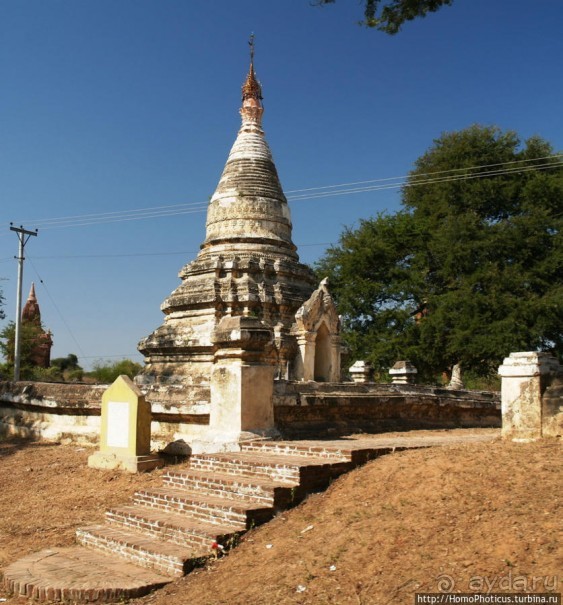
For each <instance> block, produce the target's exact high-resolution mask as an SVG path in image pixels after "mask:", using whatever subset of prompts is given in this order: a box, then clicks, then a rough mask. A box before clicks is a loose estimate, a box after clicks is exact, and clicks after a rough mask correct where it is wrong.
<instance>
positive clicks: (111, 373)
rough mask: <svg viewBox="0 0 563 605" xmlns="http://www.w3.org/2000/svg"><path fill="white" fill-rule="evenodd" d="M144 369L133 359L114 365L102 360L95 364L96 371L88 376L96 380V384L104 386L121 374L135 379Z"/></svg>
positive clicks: (123, 360) (116, 362) (117, 362)
mask: <svg viewBox="0 0 563 605" xmlns="http://www.w3.org/2000/svg"><path fill="white" fill-rule="evenodd" d="M142 367H143V366H142V365H141V364H140V363H136V362H135V361H132V360H131V359H122V360H121V361H115V362H113V363H111V362H104V361H103V360H100V361H96V362H95V363H94V369H93V370H92V371H91V372H88V373H87V374H86V376H89V377H91V378H94V379H95V380H96V382H100V383H102V384H111V383H112V382H113V381H114V380H115V379H116V378H117V377H118V376H121V374H125V375H126V376H129V378H134V377H135V376H136V375H137V374H138V373H139V372H140V371H141V369H142Z"/></svg>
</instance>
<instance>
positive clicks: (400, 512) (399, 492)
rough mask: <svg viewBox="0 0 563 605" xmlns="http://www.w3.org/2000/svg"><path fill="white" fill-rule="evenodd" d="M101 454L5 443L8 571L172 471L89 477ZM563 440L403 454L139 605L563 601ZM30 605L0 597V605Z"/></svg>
mask: <svg viewBox="0 0 563 605" xmlns="http://www.w3.org/2000/svg"><path fill="white" fill-rule="evenodd" d="M89 453H91V451H90V450H85V449H83V448H77V447H72V446H57V445H44V444H37V443H25V442H17V441H15V442H13V441H12V442H4V443H0V570H1V569H3V568H4V567H6V565H8V564H9V563H11V562H13V561H14V560H16V559H17V558H19V557H21V556H23V555H25V554H28V553H32V552H35V551H37V550H41V549H43V548H48V547H52V546H64V545H70V544H72V543H73V541H74V530H75V529H76V527H79V526H81V525H84V524H90V523H91V522H96V521H101V520H102V518H103V513H104V510H105V509H106V508H107V507H108V506H112V505H116V504H118V503H124V502H127V501H128V499H129V498H130V496H131V495H132V493H133V491H134V490H135V489H136V488H137V487H141V486H144V487H147V486H149V485H160V483H161V479H160V476H161V474H162V472H163V471H156V472H154V473H152V474H146V475H140V476H131V475H126V474H121V473H117V472H114V471H100V470H95V469H89V468H87V466H86V458H87V456H88V454H89ZM562 453H563V448H562V445H561V443H560V442H555V441H546V442H541V443H534V444H514V443H503V442H500V441H496V442H494V443H490V444H471V445H453V446H447V447H442V448H430V449H424V450H413V451H406V452H400V453H395V454H393V455H390V456H385V457H382V458H379V459H377V460H375V461H372V462H370V463H368V464H367V465H365V466H364V467H362V468H360V469H357V470H356V471H354V472H352V473H350V474H348V475H346V476H344V477H342V478H340V479H339V480H337V481H335V482H334V483H333V484H332V485H331V487H330V488H329V489H328V490H327V491H326V492H325V493H323V494H316V495H313V496H311V497H309V498H308V499H307V500H306V501H305V502H304V503H302V504H301V505H300V506H298V507H297V508H295V509H293V510H292V511H289V512H285V513H283V514H282V515H280V516H278V517H277V518H276V519H274V520H273V521H272V522H271V523H269V524H268V525H265V526H262V527H260V528H257V529H255V530H253V531H251V532H249V533H248V534H247V535H246V538H245V540H244V541H243V543H242V544H241V545H240V546H239V547H238V548H237V549H236V550H234V551H232V552H231V553H230V554H229V555H227V556H225V557H223V558H222V559H219V560H217V561H216V562H213V563H210V564H209V565H208V566H207V567H205V568H203V569H200V570H198V571H196V572H193V573H192V574H191V575H189V576H186V577H185V578H182V579H180V580H176V581H174V582H172V583H171V584H169V585H168V586H167V587H165V588H164V589H162V590H160V591H157V592H155V593H153V594H151V595H149V596H147V597H144V598H143V599H138V600H135V601H131V603H135V605H188V604H189V605H223V604H224V605H227V604H229V605H243V604H244V605H278V604H280V605H286V604H287V605H289V604H315V605H317V604H320V605H322V604H325V603H326V604H328V603H331V604H338V605H340V604H348V603H350V604H352V603H353V604H359V605H371V604H374V605H375V604H378V605H387V604H395V603H397V604H403V603H405V604H407V603H408V604H412V603H414V594H415V593H418V592H423V593H424V592H439V591H440V590H446V591H453V592H459V591H461V592H478V593H486V592H562V588H563V586H562V583H563V547H562V540H561V539H562V537H563V515H562V512H563V511H562V510H561V499H562V495H561V494H562V485H563V481H562V480H563V456H562ZM3 599H6V600H4V601H3V602H4V603H6V605H12V604H13V605H16V604H18V605H20V604H23V603H25V602H26V601H25V599H14V598H12V597H10V596H9V595H8V594H5V593H4V592H3V591H2V589H1V588H0V601H2V600H3Z"/></svg>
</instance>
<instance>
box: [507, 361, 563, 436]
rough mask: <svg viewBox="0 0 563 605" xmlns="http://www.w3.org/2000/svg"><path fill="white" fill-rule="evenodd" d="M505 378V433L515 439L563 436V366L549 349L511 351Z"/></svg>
mask: <svg viewBox="0 0 563 605" xmlns="http://www.w3.org/2000/svg"><path fill="white" fill-rule="evenodd" d="M499 375H500V376H501V378H502V435H503V437H504V438H507V439H512V440H514V441H533V440H536V439H540V438H542V437H561V436H563V430H562V429H563V400H562V398H561V397H562V388H561V384H562V381H563V367H562V366H561V365H560V364H559V362H558V360H557V359H556V358H555V357H553V356H552V355H550V354H548V353H537V352H533V351H532V352H517V353H511V354H510V356H509V357H507V358H506V359H505V360H504V362H503V364H502V365H501V366H500V368H499Z"/></svg>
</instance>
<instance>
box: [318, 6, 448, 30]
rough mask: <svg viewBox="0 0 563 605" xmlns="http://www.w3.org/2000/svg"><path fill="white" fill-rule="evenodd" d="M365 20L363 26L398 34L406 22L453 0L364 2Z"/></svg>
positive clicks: (423, 15)
mask: <svg viewBox="0 0 563 605" xmlns="http://www.w3.org/2000/svg"><path fill="white" fill-rule="evenodd" d="M334 2H336V0H317V2H316V4H318V5H321V6H322V5H325V4H333V3H334ZM363 2H364V20H363V21H362V22H361V23H362V25H366V26H367V27H373V28H375V29H378V30H380V31H383V32H385V33H387V34H391V35H393V34H396V33H398V32H399V31H400V30H401V27H402V26H403V25H404V23H405V22H406V21H412V20H413V19H417V18H419V17H425V16H426V15H427V14H428V13H434V12H436V11H437V10H438V9H440V8H442V6H449V5H451V4H452V3H453V0H363Z"/></svg>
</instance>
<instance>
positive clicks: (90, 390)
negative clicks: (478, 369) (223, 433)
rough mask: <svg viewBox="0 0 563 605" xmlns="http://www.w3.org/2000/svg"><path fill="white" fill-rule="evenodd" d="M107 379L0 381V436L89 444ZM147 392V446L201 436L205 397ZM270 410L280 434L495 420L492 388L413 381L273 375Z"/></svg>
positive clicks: (205, 417) (398, 428)
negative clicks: (290, 378) (275, 379)
mask: <svg viewBox="0 0 563 605" xmlns="http://www.w3.org/2000/svg"><path fill="white" fill-rule="evenodd" d="M107 386H108V385H83V384H68V383H41V382H18V383H12V382H0V437H1V436H6V435H19V436H25V437H28V436H32V437H38V438H42V439H47V440H51V441H63V442H64V441H67V442H75V443H80V444H86V445H96V444H97V443H98V436H99V431H100V405H101V399H102V393H103V392H104V390H105V389H106V388H107ZM172 390H173V391H174V392H173V393H171V392H170V389H168V390H167V392H166V393H164V392H163V393H160V394H158V393H154V392H149V393H147V400H148V401H149V402H150V403H151V406H152V419H153V421H152V425H151V431H152V446H153V448H154V449H161V448H164V447H165V446H166V445H167V444H168V443H171V442H174V441H178V440H184V441H185V442H186V443H189V442H190V441H191V440H192V439H204V438H205V433H206V430H207V426H208V424H209V404H207V403H205V402H200V403H198V404H193V403H183V401H190V400H192V401H193V398H191V397H189V396H188V393H182V392H181V389H180V390H178V389H172ZM274 416H275V422H276V426H277V428H278V429H279V430H280V432H281V433H282V435H283V436H284V437H286V438H297V437H299V438H305V437H309V438H310V437H323V436H334V435H343V434H347V433H348V434H349V433H352V432H383V431H401V430H410V429H416V428H454V427H500V425H501V411H500V396H499V394H498V393H489V392H481V391H455V390H448V389H438V388H433V387H426V386H419V385H387V384H353V383H339V384H335V383H330V384H329V383H313V382H306V383H305V382H284V381H280V382H276V383H275V391H274Z"/></svg>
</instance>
